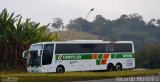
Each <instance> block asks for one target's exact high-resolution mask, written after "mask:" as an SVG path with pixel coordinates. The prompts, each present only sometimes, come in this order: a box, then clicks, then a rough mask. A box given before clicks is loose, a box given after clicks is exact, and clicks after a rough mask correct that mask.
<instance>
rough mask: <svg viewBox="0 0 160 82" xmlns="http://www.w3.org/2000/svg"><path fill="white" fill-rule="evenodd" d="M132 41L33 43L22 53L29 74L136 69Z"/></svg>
mask: <svg viewBox="0 0 160 82" xmlns="http://www.w3.org/2000/svg"><path fill="white" fill-rule="evenodd" d="M134 56H135V51H134V45H133V42H132V41H103V40H71V41H64V42H41V43H35V44H32V45H31V46H30V48H29V50H27V51H24V52H23V57H24V58H27V71H28V72H45V73H48V72H57V73H63V72H66V71H94V70H109V71H111V70H116V71H119V70H122V69H129V68H134V67H135V58H134Z"/></svg>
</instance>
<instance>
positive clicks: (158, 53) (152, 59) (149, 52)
mask: <svg viewBox="0 0 160 82" xmlns="http://www.w3.org/2000/svg"><path fill="white" fill-rule="evenodd" d="M136 66H137V67H143V68H160V45H157V44H153V45H148V46H146V47H144V48H143V49H141V50H139V51H138V52H136Z"/></svg>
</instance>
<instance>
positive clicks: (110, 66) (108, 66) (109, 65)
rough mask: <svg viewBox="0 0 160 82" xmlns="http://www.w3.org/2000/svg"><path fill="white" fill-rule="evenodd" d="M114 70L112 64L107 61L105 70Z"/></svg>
mask: <svg viewBox="0 0 160 82" xmlns="http://www.w3.org/2000/svg"><path fill="white" fill-rule="evenodd" d="M113 70H114V65H113V63H109V64H108V65H107V71H113Z"/></svg>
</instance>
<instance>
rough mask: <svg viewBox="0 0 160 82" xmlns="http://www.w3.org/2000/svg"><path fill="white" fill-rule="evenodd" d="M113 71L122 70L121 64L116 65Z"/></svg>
mask: <svg viewBox="0 0 160 82" xmlns="http://www.w3.org/2000/svg"><path fill="white" fill-rule="evenodd" d="M115 70H116V71H121V70H122V64H120V63H118V64H116V66H115Z"/></svg>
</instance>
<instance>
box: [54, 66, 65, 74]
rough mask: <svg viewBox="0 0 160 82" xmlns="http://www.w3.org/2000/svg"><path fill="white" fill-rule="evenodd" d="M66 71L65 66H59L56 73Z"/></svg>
mask: <svg viewBox="0 0 160 82" xmlns="http://www.w3.org/2000/svg"><path fill="white" fill-rule="evenodd" d="M64 72H65V70H64V67H63V66H58V67H57V69H56V73H64Z"/></svg>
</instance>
